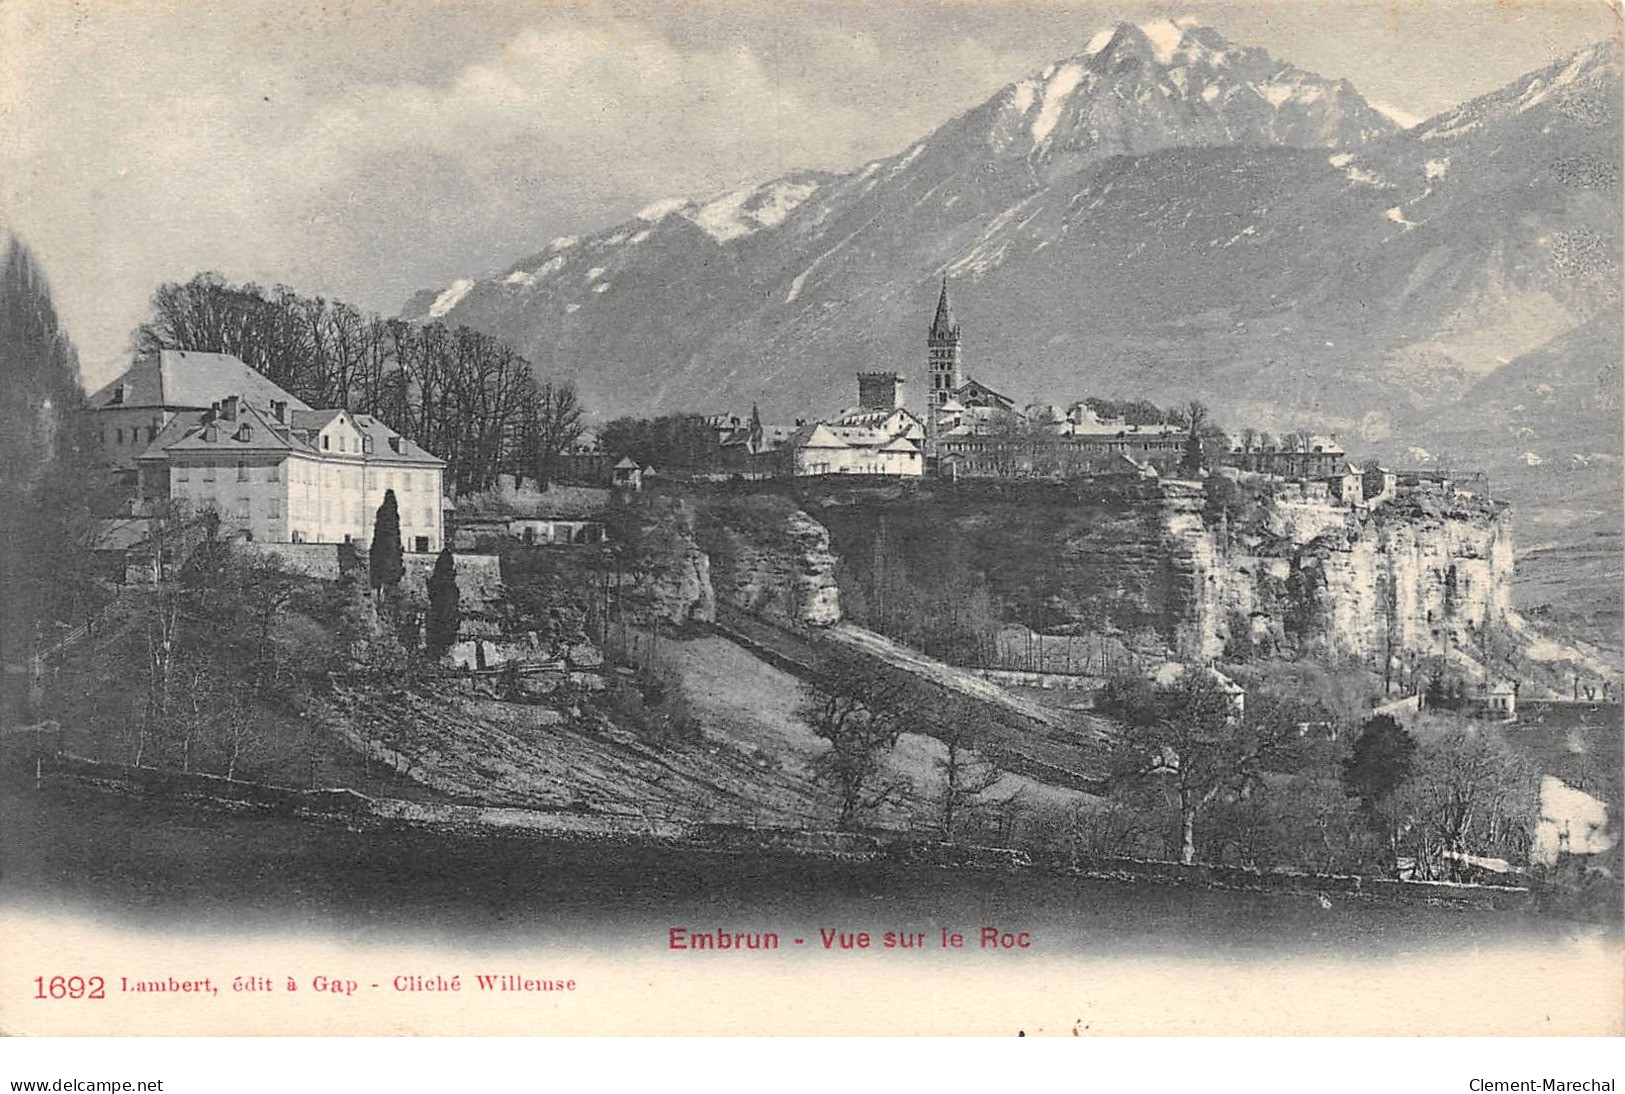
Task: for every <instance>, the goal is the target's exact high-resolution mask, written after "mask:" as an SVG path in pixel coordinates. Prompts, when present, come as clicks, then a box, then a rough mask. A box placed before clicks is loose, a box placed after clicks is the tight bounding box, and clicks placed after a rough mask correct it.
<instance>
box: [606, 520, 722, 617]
mask: <svg viewBox="0 0 1625 1094" xmlns="http://www.w3.org/2000/svg"><path fill="white" fill-rule="evenodd" d="M626 561H627V568H626V569H627V572H626V574H625V575H624V577H625V579H626V580H627V581H629V582H630V585H629V586H627V587H624V588H622V590H621V591H620V596H621V605H622V608H623V609H624V610H625V611H626V613H627V616H628V618H629V619H630V620H631V621H633V622H636V623H639V624H649V623H654V622H656V621H658V622H661V623H670V624H674V625H681V624H683V623H689V622H700V623H709V622H712V621H713V620H715V619H716V607H717V606H716V594H715V592H714V591H713V590H712V587H711V560H710V558H709V557H707V555H706V553H705V551H704V550H702V549H701V548H700V545H699V543H698V541H697V539H696V536H695V532H694V513H693V510H692V509H690V508H689V507H688V506H686V505H684V504H683V503H682V502H679V501H672V500H668V499H661V500H660V501H659V502H658V503H657V504H655V505H654V506H653V507H652V508H651V509H650V510H649V511H648V512H647V513H646V514H642V515H641V520H640V522H639V526H638V528H637V530H636V536H635V543H634V544H633V546H632V555H631V557H629V558H628V559H627V560H626Z"/></svg>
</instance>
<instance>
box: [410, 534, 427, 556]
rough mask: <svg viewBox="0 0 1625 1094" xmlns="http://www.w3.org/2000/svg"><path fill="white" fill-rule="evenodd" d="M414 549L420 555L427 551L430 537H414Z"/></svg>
mask: <svg viewBox="0 0 1625 1094" xmlns="http://www.w3.org/2000/svg"><path fill="white" fill-rule="evenodd" d="M412 550H414V551H416V552H417V553H418V554H420V555H421V554H424V553H425V552H427V551H428V550H429V537H428V536H418V537H416V538H415V539H413V540H412Z"/></svg>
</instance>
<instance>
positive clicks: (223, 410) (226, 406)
mask: <svg viewBox="0 0 1625 1094" xmlns="http://www.w3.org/2000/svg"><path fill="white" fill-rule="evenodd" d="M220 416H221V417H222V418H224V419H226V421H228V422H235V421H236V420H237V396H235V395H227V396H226V397H225V398H224V399H222V400H221V401H220Z"/></svg>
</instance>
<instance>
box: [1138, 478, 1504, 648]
mask: <svg viewBox="0 0 1625 1094" xmlns="http://www.w3.org/2000/svg"><path fill="white" fill-rule="evenodd" d="M1163 493H1164V502H1163V510H1164V512H1165V514H1166V521H1167V525H1166V526H1167V530H1168V545H1169V548H1170V552H1171V555H1172V557H1173V558H1174V560H1175V570H1176V572H1179V573H1180V574H1181V575H1182V577H1183V578H1184V582H1183V583H1184V584H1185V586H1186V588H1187V589H1188V602H1187V603H1185V604H1184V605H1183V610H1182V611H1180V612H1178V621H1177V623H1176V625H1175V628H1174V635H1173V638H1174V645H1175V648H1176V649H1177V650H1178V652H1179V653H1180V654H1181V655H1182V656H1186V657H1197V658H1212V657H1230V658H1245V657H1249V656H1256V655H1270V654H1273V653H1286V654H1294V655H1312V656H1318V657H1323V658H1327V659H1340V658H1354V659H1358V660H1361V661H1365V662H1367V663H1368V664H1372V665H1374V666H1380V665H1382V664H1383V663H1384V662H1385V661H1387V660H1388V659H1394V660H1395V661H1396V664H1397V663H1402V662H1404V661H1405V660H1407V659H1412V658H1416V657H1424V656H1432V655H1436V654H1441V653H1447V652H1449V651H1451V650H1456V649H1472V648H1476V647H1478V646H1480V645H1481V643H1482V641H1483V636H1484V632H1485V631H1486V630H1489V629H1496V628H1499V627H1500V625H1501V624H1502V623H1503V622H1504V618H1505V615H1506V613H1507V612H1508V611H1509V610H1510V608H1511V588H1512V568H1513V548H1512V530H1511V521H1510V518H1509V517H1508V515H1507V513H1506V511H1505V509H1504V508H1502V507H1499V506H1497V505H1495V504H1493V503H1490V502H1487V501H1484V500H1482V499H1477V498H1471V497H1466V496H1456V497H1449V496H1445V495H1442V494H1414V495H1409V496H1403V497H1400V498H1397V499H1394V500H1391V501H1388V502H1386V503H1385V504H1383V505H1380V506H1378V507H1377V508H1376V509H1374V510H1371V511H1367V510H1363V509H1352V508H1349V507H1347V506H1343V505H1339V504H1337V503H1335V502H1333V501H1331V500H1330V499H1327V498H1324V497H1318V496H1315V495H1314V494H1311V495H1309V496H1304V494H1303V493H1302V492H1300V491H1296V490H1288V491H1285V492H1283V494H1282V495H1278V496H1276V497H1273V498H1264V499H1261V500H1259V501H1258V502H1257V503H1256V504H1258V505H1259V506H1260V507H1261V509H1262V510H1263V512H1262V514H1261V516H1262V518H1263V519H1262V520H1261V521H1259V522H1257V523H1256V524H1255V525H1254V526H1250V527H1249V526H1243V527H1239V528H1238V527H1237V526H1236V525H1235V524H1234V523H1232V521H1231V518H1230V514H1229V512H1228V508H1227V507H1225V506H1222V505H1221V506H1215V505H1214V504H1213V498H1212V496H1211V493H1210V492H1209V491H1204V490H1203V489H1202V488H1201V487H1197V486H1195V485H1194V484H1182V483H1166V484H1163ZM1216 508H1217V510H1218V512H1217V515H1215V512H1214V511H1215V509H1216Z"/></svg>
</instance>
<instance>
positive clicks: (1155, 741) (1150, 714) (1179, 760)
mask: <svg viewBox="0 0 1625 1094" xmlns="http://www.w3.org/2000/svg"><path fill="white" fill-rule="evenodd" d="M1253 706H1254V707H1262V708H1263V709H1262V710H1252V711H1249V712H1248V714H1247V715H1246V716H1245V717H1243V716H1242V714H1241V713H1240V712H1239V711H1238V709H1237V705H1236V701H1235V698H1234V697H1233V696H1232V695H1231V694H1230V693H1229V692H1228V691H1227V690H1226V689H1225V688H1224V687H1223V686H1222V685H1221V684H1220V682H1219V680H1218V679H1217V677H1216V675H1215V674H1212V673H1210V672H1205V671H1201V670H1187V671H1185V672H1184V673H1182V674H1181V675H1180V676H1179V677H1178V678H1177V679H1176V680H1175V681H1174V682H1173V683H1172V684H1170V685H1167V686H1163V687H1157V688H1155V689H1153V690H1152V691H1151V693H1150V695H1149V697H1148V699H1147V701H1144V702H1140V703H1135V704H1134V705H1133V706H1131V707H1129V708H1127V709H1125V711H1124V712H1123V714H1122V716H1123V717H1124V719H1125V721H1126V722H1127V723H1128V725H1127V728H1126V731H1125V733H1124V735H1123V739H1122V741H1121V743H1120V744H1119V746H1118V747H1117V748H1116V749H1115V750H1114V755H1113V758H1112V760H1113V763H1112V767H1113V774H1114V776H1115V778H1116V779H1117V780H1118V781H1119V782H1122V783H1136V782H1137V783H1141V784H1148V785H1153V786H1161V787H1163V788H1164V789H1165V791H1166V792H1167V793H1168V794H1169V796H1170V797H1171V798H1172V799H1173V801H1174V803H1175V804H1176V806H1177V810H1178V816H1179V858H1180V861H1181V862H1184V863H1187V864H1188V863H1191V862H1194V861H1195V859H1196V827H1197V824H1198V822H1199V821H1200V820H1201V818H1202V816H1203V814H1204V813H1205V812H1206V811H1207V810H1208V808H1209V807H1210V806H1212V805H1213V804H1214V803H1215V802H1217V801H1219V800H1220V799H1221V797H1222V796H1225V795H1232V796H1246V795H1249V794H1253V793H1257V792H1259V791H1261V790H1262V789H1263V783H1262V779H1261V775H1262V772H1263V768H1264V764H1265V762H1266V761H1267V760H1269V759H1271V758H1273V757H1277V756H1282V755H1283V754H1284V753H1286V752H1287V751H1288V750H1289V749H1292V748H1295V747H1297V745H1298V744H1299V738H1298V737H1297V732H1296V726H1295V724H1294V723H1293V722H1291V721H1290V720H1289V716H1288V715H1287V714H1286V713H1285V711H1284V710H1283V709H1282V708H1279V707H1277V706H1275V705H1274V704H1265V703H1255V704H1253Z"/></svg>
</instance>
